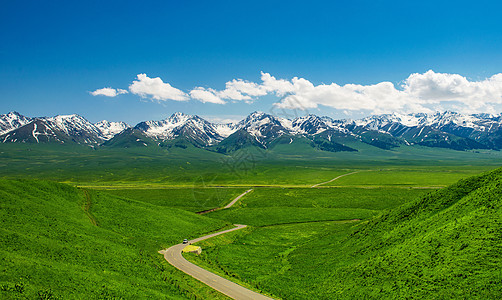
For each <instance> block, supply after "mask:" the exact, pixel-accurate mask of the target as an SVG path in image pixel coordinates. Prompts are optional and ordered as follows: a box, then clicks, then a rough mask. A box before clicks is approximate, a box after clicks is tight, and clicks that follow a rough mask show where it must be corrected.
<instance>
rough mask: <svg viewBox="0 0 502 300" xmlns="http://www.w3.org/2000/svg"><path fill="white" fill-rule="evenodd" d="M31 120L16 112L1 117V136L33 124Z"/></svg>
mask: <svg viewBox="0 0 502 300" xmlns="http://www.w3.org/2000/svg"><path fill="white" fill-rule="evenodd" d="M31 120H32V119H31V118H28V117H25V116H23V115H21V114H20V113H18V112H15V111H13V112H10V113H8V114H4V115H0V135H3V134H5V133H7V132H9V131H12V130H14V129H17V128H19V127H21V126H24V125H26V124H28V123H29V122H31Z"/></svg>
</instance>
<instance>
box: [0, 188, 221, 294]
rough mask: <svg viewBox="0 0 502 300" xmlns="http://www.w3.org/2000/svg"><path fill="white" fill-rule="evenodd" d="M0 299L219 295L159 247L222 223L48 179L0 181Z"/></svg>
mask: <svg viewBox="0 0 502 300" xmlns="http://www.w3.org/2000/svg"><path fill="white" fill-rule="evenodd" d="M0 205H1V209H0V216H1V217H0V220H1V222H2V226H1V228H0V241H1V243H0V245H1V247H0V262H1V263H0V270H1V272H0V298H1V299H18V298H22V299H24V298H28V299H35V298H37V299H53V298H64V299H118V298H126V299H134V298H135V299H142V298H143V299H144V298H157V299H158V298H186V297H190V296H191V295H193V294H197V295H200V296H201V297H203V298H205V297H207V298H210V299H213V298H220V297H221V296H220V295H219V294H218V293H216V292H214V291H213V290H211V289H209V288H207V287H205V286H203V285H201V284H199V283H198V282H196V281H194V280H193V279H191V278H190V277H188V276H184V275H182V274H181V273H180V272H178V271H176V270H174V268H173V267H171V266H170V265H168V264H167V263H166V262H165V261H164V258H163V257H162V256H161V255H159V254H158V253H157V251H158V250H159V249H162V248H163V247H166V246H169V245H172V244H175V243H178V242H179V241H181V240H182V239H183V238H191V237H197V236H199V235H202V234H204V233H206V232H209V231H213V230H217V229H219V228H222V227H224V226H225V225H226V223H225V222H222V221H217V220H212V219H209V218H206V217H201V216H198V215H195V214H193V213H189V212H186V211H183V210H179V209H174V208H168V207H164V206H157V205H152V204H148V203H142V202H139V201H134V200H128V199H126V198H120V197H117V196H113V195H109V194H104V193H99V192H95V191H85V190H79V189H76V188H74V187H71V186H69V185H64V184H58V183H52V182H47V181H25V180H19V181H17V180H16V181H14V180H0Z"/></svg>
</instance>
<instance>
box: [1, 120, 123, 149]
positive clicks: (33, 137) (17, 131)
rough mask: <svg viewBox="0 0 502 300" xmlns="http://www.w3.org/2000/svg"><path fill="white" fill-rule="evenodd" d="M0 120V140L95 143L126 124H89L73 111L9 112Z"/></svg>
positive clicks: (113, 133) (114, 133) (108, 136)
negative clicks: (46, 113) (42, 114)
mask: <svg viewBox="0 0 502 300" xmlns="http://www.w3.org/2000/svg"><path fill="white" fill-rule="evenodd" d="M0 122H1V124H2V129H3V130H2V134H1V135H0V137H2V139H1V141H2V142H28V143H31V142H33V143H41V142H57V143H68V142H76V143H79V144H89V145H97V144H101V143H102V142H103V141H105V140H108V139H110V138H112V137H113V136H115V135H116V134H117V133H119V132H121V131H123V130H124V129H125V128H128V127H129V126H128V125H127V124H126V123H124V122H108V121H101V122H98V123H96V124H92V123H91V122H89V121H88V120H86V119H85V118H84V117H82V116H79V115H76V114H72V115H57V116H54V117H40V118H28V117H25V116H23V115H21V114H19V113H16V112H11V113H8V114H6V115H1V116H0Z"/></svg>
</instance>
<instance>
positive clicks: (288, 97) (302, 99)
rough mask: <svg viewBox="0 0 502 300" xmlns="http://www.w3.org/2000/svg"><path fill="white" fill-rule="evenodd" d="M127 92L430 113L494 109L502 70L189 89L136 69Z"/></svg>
mask: <svg viewBox="0 0 502 300" xmlns="http://www.w3.org/2000/svg"><path fill="white" fill-rule="evenodd" d="M129 91H130V92H131V93H133V94H136V95H139V96H141V97H144V98H145V97H151V98H152V99H154V100H158V101H161V100H162V101H163V100H176V101H186V100H189V99H194V100H198V101H200V102H203V103H214V104H225V103H227V102H228V101H245V102H247V103H252V102H253V101H255V100H257V99H258V98H259V97H262V96H265V95H275V96H277V97H279V98H280V100H279V101H278V102H277V103H276V104H275V106H276V107H278V108H285V109H302V110H307V109H312V108H316V109H322V108H323V107H329V108H333V109H337V110H340V111H343V112H344V113H391V112H402V113H409V112H431V111H434V110H446V109H451V110H455V111H458V112H462V113H478V112H490V113H493V112H496V111H497V110H500V109H501V108H502V73H500V74H495V75H493V76H492V77H490V78H487V79H484V80H480V81H471V80H469V79H467V78H466V77H464V76H461V75H459V74H448V73H436V72H434V71H432V70H430V71H427V72H425V73H423V74H420V73H414V74H411V75H410V76H408V78H406V79H405V80H404V81H403V84H401V85H398V86H396V85H394V84H393V83H391V82H386V81H384V82H380V83H376V84H371V85H360V84H345V85H338V84H336V83H331V84H319V85H315V84H313V83H312V82H310V81H309V80H307V79H305V78H299V77H294V78H292V79H277V78H276V77H274V76H272V75H270V74H269V73H264V72H261V82H251V81H246V80H243V79H233V80H230V81H227V82H226V83H225V89H223V90H215V89H212V88H204V87H196V88H194V89H192V90H191V91H189V92H188V93H185V92H183V91H181V90H179V89H177V88H174V87H172V86H171V85H170V84H169V83H164V82H163V81H162V80H161V79H160V78H159V77H156V78H149V77H148V76H147V75H146V74H138V75H137V80H135V81H133V82H132V84H131V85H130V86H129ZM123 93H127V91H126V90H121V89H112V88H103V89H98V90H96V91H94V92H91V94H92V95H95V96H96V95H104V96H108V97H115V96H117V95H119V94H123Z"/></svg>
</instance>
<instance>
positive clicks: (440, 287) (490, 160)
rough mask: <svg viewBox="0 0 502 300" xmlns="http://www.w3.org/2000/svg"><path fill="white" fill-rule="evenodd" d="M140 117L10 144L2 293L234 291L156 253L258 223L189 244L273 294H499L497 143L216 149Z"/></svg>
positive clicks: (298, 140) (4, 163) (294, 141)
mask: <svg viewBox="0 0 502 300" xmlns="http://www.w3.org/2000/svg"><path fill="white" fill-rule="evenodd" d="M178 117H180V116H178ZM267 118H269V117H267ZM55 120H58V118H55ZM25 121H27V122H28V123H27V125H29V124H30V123H29V120H24V121H23V120H21V119H20V120H18V122H19V123H20V124H21V123H22V122H25ZM300 123H301V122H300ZM37 124H38V123H37ZM148 124H149V125H148ZM148 124H146V125H148V126H153V125H154V124H153V123H148ZM183 124H186V123H183ZM146 125H144V126H146ZM24 126H26V125H24ZM117 126H119V125H113V126H111V127H112V128H116V127H117ZM371 126H373V125H371ZM20 128H23V126H21V127H20ZM29 128H30V129H31V130H33V129H34V127H29ZM38 128H41V127H39V126H38V125H37V129H38ZM47 128H49V127H47ZM118 128H120V126H119V127H118ZM249 128H254V127H249ZM298 128H301V127H298ZM110 130H111V129H110ZM127 130H129V129H125V130H123V131H122V133H126V132H127ZM138 130H139V129H138ZM138 130H132V131H131V132H132V135H130V137H134V138H133V139H123V137H120V139H119V138H117V139H115V138H116V137H117V136H119V135H120V133H118V134H116V135H115V136H114V137H111V134H109V135H108V138H109V139H108V140H107V141H105V142H103V143H102V144H93V143H90V142H88V143H85V142H84V143H80V142H75V141H73V142H70V141H71V140H69V139H66V140H65V141H66V142H65V143H59V142H54V141H51V140H50V138H49V140H47V141H44V140H43V137H42V136H41V135H35V136H36V137H37V138H38V142H37V141H36V140H35V141H33V140H25V141H24V142H4V143H0V168H1V171H2V173H1V179H0V183H1V190H0V191H1V194H0V197H1V205H2V210H1V214H2V215H1V220H2V224H3V227H2V229H1V231H0V232H1V239H2V248H1V252H0V253H1V261H2V263H1V267H2V270H3V271H4V272H3V275H1V276H0V296H1V297H2V298H6V299H16V298H23V297H24V298H26V297H27V298H34V297H39V298H44V297H45V298H49V299H50V298H51V297H52V298H65V299H66V298H70V299H77V298H105V299H111V298H124V299H131V298H145V297H150V298H170V299H187V298H188V299H190V298H194V297H197V298H201V299H227V296H225V295H223V294H221V293H220V292H217V291H215V290H213V289H211V288H210V287H208V286H206V285H204V284H203V283H201V282H199V281H197V280H196V279H194V278H192V277H191V276H189V275H187V274H185V273H183V272H181V271H179V270H177V269H176V268H175V267H173V266H171V265H170V264H168V263H167V261H165V260H164V257H163V255H161V254H159V253H158V251H159V250H162V249H167V248H169V247H171V246H173V245H176V244H179V243H180V242H181V241H182V240H183V239H185V238H187V239H195V238H198V237H201V236H205V235H208V234H211V233H213V232H219V231H221V230H226V229H230V228H233V225H232V224H244V225H247V227H246V228H243V229H240V230H238V231H233V232H228V233H225V234H222V235H219V236H216V237H213V238H210V239H206V240H204V241H200V242H198V243H197V244H196V245H200V246H201V247H202V249H203V250H202V254H201V255H199V256H197V255H195V254H191V253H188V254H184V257H185V258H186V259H188V260H189V261H191V262H193V263H195V264H196V265H199V266H200V267H202V268H204V269H206V270H208V271H210V272H212V273H215V274H217V275H218V276H221V277H223V278H225V279H227V280H230V281H232V282H234V283H237V284H239V285H241V286H243V287H245V288H247V289H250V290H252V291H255V292H258V293H261V294H264V295H266V296H268V297H272V298H276V299H313V298H316V299H332V298H340V299H353V298H367V297H381V298H392V297H395V296H398V297H401V298H407V297H410V296H411V295H420V298H429V299H432V298H436V296H438V295H439V297H447V296H452V295H453V296H452V297H453V298H462V296H463V295H469V296H472V297H474V298H476V297H480V298H493V296H494V295H496V294H497V293H500V289H499V286H500V285H499V283H500V280H501V277H500V273H497V272H498V271H497V269H496V267H495V266H496V265H497V264H498V263H499V262H500V257H499V255H498V253H500V252H499V251H498V250H497V249H498V247H500V242H501V240H500V236H499V235H497V234H496V232H499V228H498V227H499V226H500V224H501V220H500V217H499V215H498V214H497V212H499V211H500V205H499V204H500V203H499V200H498V199H499V198H498V197H499V196H498V195H499V193H500V189H499V183H500V182H501V180H502V179H501V178H500V170H498V169H497V168H498V167H499V166H500V159H501V158H502V157H501V153H500V152H499V151H498V150H495V149H472V150H466V149H464V150H462V151H460V150H456V149H453V148H448V147H435V146H431V145H429V146H425V145H411V144H410V145H407V144H406V143H404V144H402V143H401V144H399V145H397V146H395V147H391V148H386V147H383V146H382V144H379V145H380V146H382V147H377V146H375V145H374V144H371V143H366V142H364V141H363V139H362V138H361V140H358V141H355V142H354V141H352V142H350V141H348V142H347V143H345V144H344V147H351V148H352V149H356V148H357V151H340V150H343V149H342V148H336V147H335V148H333V147H328V148H324V146H323V147H317V146H315V145H321V144H323V143H324V142H322V143H321V144H315V143H316V142H314V140H315V139H317V140H318V141H320V140H319V139H320V137H315V136H310V137H309V136H303V137H301V136H294V137H293V136H289V135H287V134H278V135H277V136H276V137H275V139H274V140H273V141H272V142H271V143H270V144H267V145H269V146H267V147H262V146H263V144H261V143H258V140H256V139H255V140H254V141H255V142H253V143H251V144H246V143H241V142H243V141H250V140H249V138H248V137H246V138H245V139H244V140H239V139H234V140H228V139H224V140H221V141H220V142H219V143H218V144H215V145H211V146H203V145H202V144H201V142H200V140H199V142H194V141H193V140H192V142H187V141H189V140H190V139H188V137H189V135H187V134H189V133H190V131H183V130H181V131H180V132H181V133H180V135H181V136H184V137H185V138H186V139H185V140H184V142H183V143H181V144H179V143H178V142H179V139H177V138H174V139H171V140H169V139H166V140H163V141H160V140H159V139H157V138H154V137H148V139H147V138H146V137H145V136H144V135H143V133H141V132H140V131H138ZM302 130H303V129H302ZM305 130H306V129H305ZM424 130H425V129H424ZM47 132H49V131H47ZM54 132H56V131H55V130H54ZM61 132H64V131H61ZM68 132H71V130H68ZM246 132H248V131H246ZM323 132H324V131H323ZM31 133H33V132H31ZM56 133H57V132H56ZM248 133H249V132H248ZM238 134H240V135H244V136H246V134H247V133H244V132H243V131H241V132H240V133H238ZM321 134H322V132H321ZM198 136H199V135H198ZM272 136H273V134H272ZM52 137H58V138H59V137H61V138H62V137H63V135H60V134H59V133H57V134H56V135H52ZM178 137H179V136H178ZM360 137H362V135H360ZM214 138H215V137H213V139H214ZM86 139H87V140H88V141H92V139H90V137H89V136H87V137H86ZM138 139H139V141H138ZM84 140H85V139H84ZM283 141H286V142H283ZM143 142H145V143H146V144H147V146H145V145H143V144H141V143H143ZM138 143H139V144H138ZM173 143H174V144H173ZM133 145H135V146H133ZM173 145H174V146H173ZM176 145H177V146H176ZM218 145H219V146H218ZM323 145H326V144H323ZM331 145H333V144H331ZM340 145H342V144H340ZM223 146H225V147H226V148H225V149H226V150H225V151H220V150H221V149H220V150H218V149H216V148H214V147H223ZM493 170H495V171H493ZM479 174H483V175H479ZM246 191H248V192H247V193H245V192H246ZM244 193H245V194H244ZM239 195H242V197H241V198H238V199H237V200H236V201H235V202H234V204H233V205H232V206H231V207H229V208H226V209H216V208H222V207H225V206H227V205H228V204H229V203H231V202H233V201H232V200H233V199H236V197H237V196H239ZM215 209H216V210H215ZM202 211H208V212H207V213H205V214H203V215H198V214H197V213H198V212H202ZM475 228H478V229H479V230H477V229H475ZM34 245H35V246H34ZM34 247H35V249H34ZM75 258H78V259H75ZM472 262H474V263H472ZM46 274H50V276H46Z"/></svg>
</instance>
